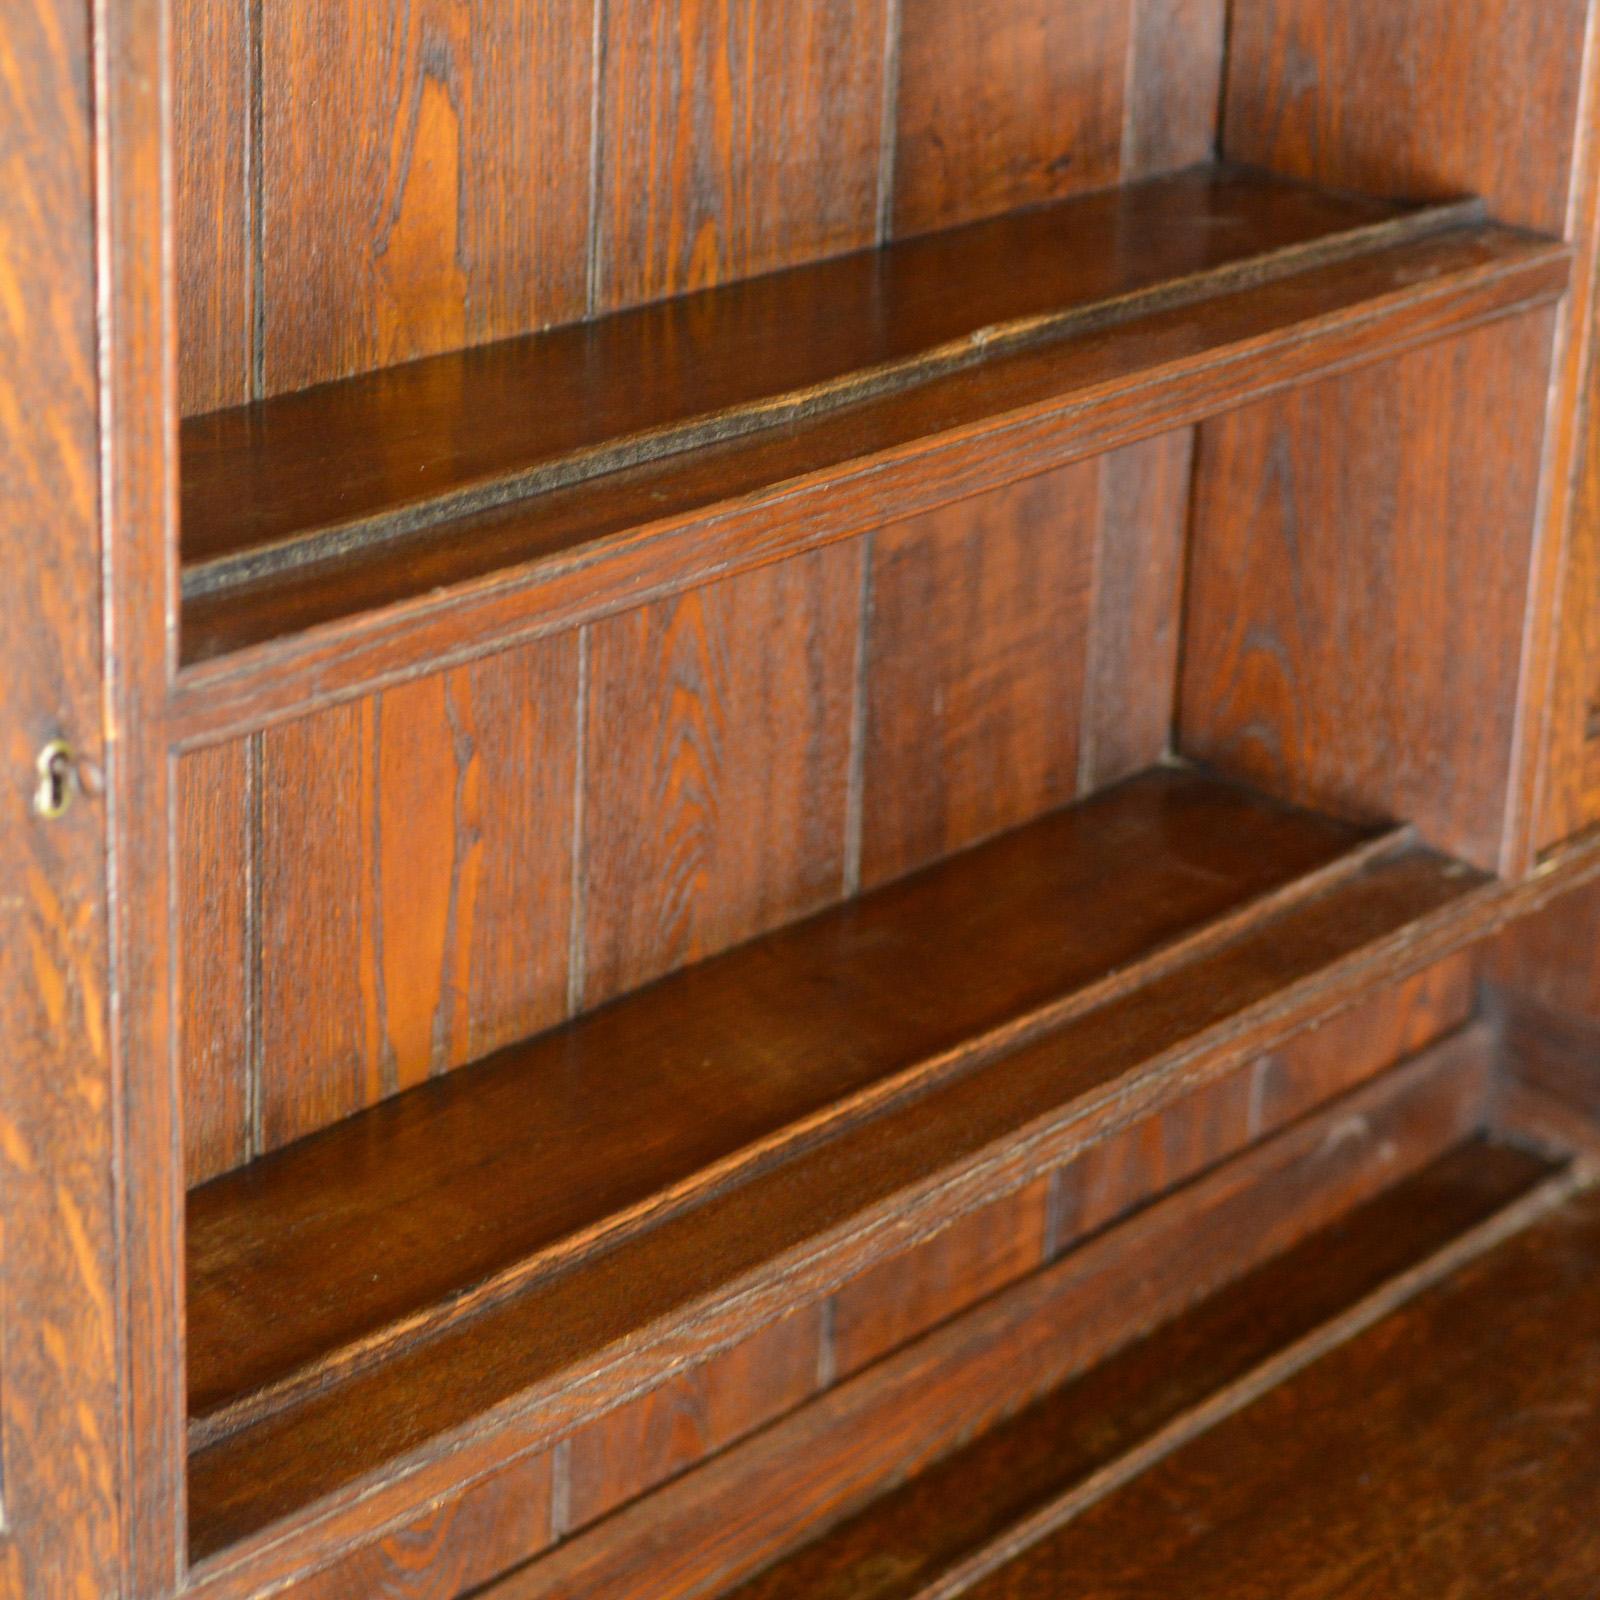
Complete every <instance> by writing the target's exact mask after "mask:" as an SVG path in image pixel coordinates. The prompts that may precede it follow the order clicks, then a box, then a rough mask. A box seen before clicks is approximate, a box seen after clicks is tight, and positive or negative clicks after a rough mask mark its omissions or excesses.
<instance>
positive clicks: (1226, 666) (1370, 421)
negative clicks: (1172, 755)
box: [1180, 313, 1552, 871]
mask: <svg viewBox="0 0 1600 1600" xmlns="http://www.w3.org/2000/svg"><path fill="white" fill-rule="evenodd" d="M1551 333H1552V317H1551V316H1550V315H1549V314H1542V313H1541V314H1535V315H1529V316H1525V317H1520V318H1517V319H1515V320H1512V321H1509V322H1505V323H1501V324H1498V325H1496V326H1493V327H1489V328H1486V329H1483V330H1480V331H1478V332H1475V333H1472V334H1468V335H1466V336H1464V337H1462V338H1458V339H1454V340H1451V341H1448V342H1446V343H1443V344H1439V345H1436V346H1432V347H1430V348H1428V349H1425V350H1421V351H1418V352H1415V353H1413V354H1410V355H1407V356H1404V357H1401V358H1399V359H1398V360H1395V361H1392V362H1387V363H1384V364H1382V365H1381V366H1378V367H1374V368H1371V369H1368V370H1365V371H1360V372H1356V373H1352V374H1349V375H1347V376H1343V377H1338V378H1333V379H1329V380H1326V381H1324V382H1322V383H1319V384H1315V385H1312V386H1310V387H1308V388H1305V389H1301V390H1299V391H1297V392H1295V393H1293V394H1291V395H1288V396H1286V397H1282V398H1277V399H1272V400H1268V401H1266V402H1264V403H1262V404H1259V405H1256V406H1252V407H1249V408H1247V409H1245V410H1243V411H1239V412H1236V413H1234V414H1232V415H1231V416H1228V417H1224V418H1222V419H1220V420H1219V421H1216V422H1213V423H1207V424H1205V425H1204V426H1203V427H1202V428H1201V430H1200V454H1199V466H1198V470H1197V473H1196V482H1195V497H1194V517H1193V551H1192V555H1191V562H1190V574H1191V576H1190V585H1189V597H1188V607H1187V642H1186V647H1185V655H1184V669H1183V682H1182V686H1181V692H1180V705H1181V714H1180V726H1181V738H1180V745H1181V748H1182V749H1183V750H1184V751H1185V753H1186V754H1189V755H1192V756H1196V757H1198V758H1199V759H1201V760H1204V761H1209V762H1212V763H1214V764H1216V765H1218V766H1221V767H1224V768H1226V769H1228V770H1230V771H1233V772H1236V773H1239V774H1241V775H1244V776H1246V777H1247V778H1249V779H1251V780H1252V781H1255V782H1257V783H1259V784H1262V785H1264V786H1265V787H1267V788H1269V789H1271V790H1273V791H1274V792H1276V793H1280V794H1283V795H1286V796H1288V797H1290V798H1293V799H1296V800H1301V801H1304V802H1306V803H1308V804H1311V805H1323V806H1327V807H1331V808H1332V809H1334V810H1336V811H1341V812H1349V813H1354V814H1359V815H1377V816H1384V817H1399V818H1405V819H1408V820H1411V821H1415V822H1416V823H1417V825H1418V826H1419V827H1420V828H1421V829H1422V831H1423V833H1424V834H1425V835H1426V836H1427V837H1428V838H1429V839H1430V840H1431V841H1432V842H1433V843H1435V844H1437V845H1439V846H1440V847H1441V848H1443V849H1445V850H1448V851H1450V852H1452V853H1454V854H1457V855H1461V856H1463V857H1465V858H1466V859H1467V860H1469V861H1471V862H1473V863H1474V864H1476V865H1478V866H1481V867H1485V868H1487V869H1489V870H1491V871H1493V870H1498V869H1500V868H1502V867H1507V868H1512V867H1513V863H1512V861H1511V858H1510V852H1509V851H1508V846H1507V837H1506V830H1507V821H1508V816H1509V813H1510V807H1511V793H1510V791H1511V785H1512V781H1513V777H1514V750H1513V737H1514V734H1515V732H1516V728H1517V711H1518V705H1517V701H1518V694H1519V691H1520V687H1521V678H1522V673H1523V670H1524V659H1523V650H1524V620H1525V607H1526V604H1527V600H1528V587H1529V566H1530V554H1531V551H1532V548H1533V536H1534V523H1535V512H1536V499H1537V493H1538V483H1539V471H1540V451H1541V442H1542V435H1543V424H1544V405H1545V398H1546V393H1547V388H1546V386H1547V383H1548V378H1549V363H1550V348H1551Z"/></svg>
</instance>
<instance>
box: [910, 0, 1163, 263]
mask: <svg viewBox="0 0 1600 1600" xmlns="http://www.w3.org/2000/svg"><path fill="white" fill-rule="evenodd" d="M1132 8H1133V0H1069V3H1065V4H1063V3H1062V0H1006V3H1005V4H1004V5H987V4H984V3H982V0H903V11H902V14H901V24H900V81H899V92H898V99H897V104H896V112H895V122H896V130H897V132H896V145H895V161H894V203H893V208H892V212H891V215H892V218H893V231H894V232H895V233H896V234H897V235H904V234H910V233H922V232H925V231H927V230H928V229H930V228H942V227H950V226H953V225H954V224H956V223H961V222H970V221H973V220H974V219H975V218H978V217H986V216H992V215H994V214H995V213H996V212H1000V211H1009V210H1011V209H1012V208H1013V207H1015V206H1024V205H1033V204H1036V203H1037V202H1039V201H1042V200H1060V199H1063V198H1065V197H1066V196H1067V195H1070V194H1079V193H1081V192H1083V191H1084V190H1087V189H1098V188H1104V187H1105V186H1106V185H1108V184H1112V183H1115V182H1116V181H1117V179H1118V178H1119V176H1120V175H1121V171H1122V142H1123V121H1124V116H1125V100H1124V96H1125V92H1126V80H1127V68H1128V52H1129V49H1130V48H1131V12H1132Z"/></svg>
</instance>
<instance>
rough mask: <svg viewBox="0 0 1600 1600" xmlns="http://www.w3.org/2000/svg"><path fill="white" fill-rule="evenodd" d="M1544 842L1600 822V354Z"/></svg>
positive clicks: (1568, 585) (1589, 397) (1568, 587)
mask: <svg viewBox="0 0 1600 1600" xmlns="http://www.w3.org/2000/svg"><path fill="white" fill-rule="evenodd" d="M1582 409H1583V414H1584V415H1583V425H1582V429H1581V434H1580V443H1579V445H1578V481H1577V484H1576V486H1575V493H1574V498H1573V504H1572V520H1571V528H1570V532H1569V537H1568V554H1567V566H1566V574H1565V578H1564V581H1563V584H1562V591H1561V594H1562V606H1561V614H1560V618H1559V626H1560V637H1559V648H1558V654H1557V661H1556V677H1555V685H1554V694H1553V697H1552V703H1551V707H1550V716H1551V739H1550V753H1549V756H1548V758H1547V767H1546V772H1545V783H1544V792H1543V804H1542V808H1541V812H1542V814H1541V816H1540V819H1539V842H1540V845H1541V846H1542V847H1543V848H1545V849H1550V848H1551V847H1553V846H1555V845H1557V844H1559V843H1560V842H1561V841H1562V840H1563V839H1566V838H1569V837H1571V836H1572V835H1573V834H1575V833H1577V832H1579V831H1580V830H1581V829H1583V828H1586V827H1588V826H1590V825H1592V824H1593V823H1596V822H1600V349H1597V350H1596V352H1595V354H1594V356H1593V358H1592V359H1591V362H1590V366H1589V372H1588V375H1587V381H1586V384H1585V388H1584V398H1583V401H1582Z"/></svg>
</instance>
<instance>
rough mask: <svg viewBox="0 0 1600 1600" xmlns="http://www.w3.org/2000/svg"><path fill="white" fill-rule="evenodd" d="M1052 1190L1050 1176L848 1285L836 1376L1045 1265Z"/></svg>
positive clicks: (839, 1320) (836, 1323) (840, 1300)
mask: <svg viewBox="0 0 1600 1600" xmlns="http://www.w3.org/2000/svg"><path fill="white" fill-rule="evenodd" d="M1050 1192H1051V1185H1050V1181H1049V1180H1048V1179H1041V1180H1039V1181H1036V1182H1034V1183H1030V1184H1028V1185H1027V1186H1026V1187H1025V1188H1022V1189H1019V1190H1018V1191H1017V1192H1016V1193H1015V1194H1010V1195H1007V1196H1006V1197H1005V1198H1004V1199H1003V1200H999V1201H996V1202H995V1203H994V1204H993V1205H989V1206H985V1207H984V1208H983V1209H982V1210H981V1211H974V1212H972V1213H971V1214H970V1215H968V1216H965V1217H963V1218H961V1220H960V1221H959V1222H956V1223H954V1224H952V1225H951V1226H950V1227H948V1228H946V1229H945V1230H944V1232H943V1233H939V1234H935V1235H934V1237H933V1238H931V1239H929V1240H928V1241H927V1242H926V1243H925V1244H919V1245H918V1246H917V1247H916V1248H915V1249H913V1250H910V1251H908V1252H907V1253H906V1254H905V1255H902V1256H896V1257H895V1258H894V1259H893V1260H891V1261H886V1262H885V1263H884V1264H883V1265H882V1266H881V1267H874V1268H873V1269H872V1270H871V1271H870V1272H864V1273H862V1275H861V1276H860V1277H858V1278H856V1279H854V1280H853V1281H852V1282H850V1283H848V1284H846V1285H845V1287H844V1288H843V1289H841V1290H840V1291H839V1292H838V1293H837V1294H836V1295H835V1296H834V1297H833V1301H832V1316H831V1326H832V1330H833V1365H834V1369H835V1371H836V1372H837V1374H838V1375H839V1376H840V1377H845V1376H848V1375H849V1374H850V1373H852V1372H858V1371H859V1370H860V1369H861V1368H862V1367H865V1366H867V1365H869V1364H870V1363H871V1362H874V1361H876V1360H877V1359H878V1358H879V1357H880V1356H884V1355H887V1354H888V1353H889V1352H890V1351H891V1350H895V1349H898V1348H899V1347H900V1346H901V1345H903V1344H907V1343H909V1342H910V1341H911V1340H912V1339H913V1338H915V1337H916V1336H917V1335H918V1334H922V1333H926V1332H927V1331H928V1329H930V1328H932V1327H935V1326H937V1325H938V1324H939V1323H941V1322H944V1321H946V1320H947V1319H948V1318H950V1317H953V1316H955V1315H956V1314H957V1313H958V1312H962V1311H966V1310H968V1309H969V1308H970V1307H972V1306H975V1305H976V1304H977V1303H978V1302H979V1301H980V1300H982V1299H985V1298H986V1297H987V1296H989V1295H991V1294H995V1293H997V1292H998V1291H999V1290H1001V1289H1003V1288H1005V1287H1006V1285H1007V1284H1010V1283H1015V1282H1016V1281H1017V1279H1019V1278H1022V1277H1025V1276H1026V1275H1027V1274H1028V1273H1030V1272H1032V1271H1034V1270H1035V1269H1036V1268H1038V1267H1039V1266H1041V1265H1042V1264H1043V1262H1044V1258H1045V1242H1046V1237H1047V1234H1048V1232H1049V1210H1050Z"/></svg>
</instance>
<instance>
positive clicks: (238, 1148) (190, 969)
mask: <svg viewBox="0 0 1600 1600" xmlns="http://www.w3.org/2000/svg"><path fill="white" fill-rule="evenodd" d="M258 761H259V745H258V741H257V740H255V739H237V740H234V741H232V742H231V743H228V744H220V745H213V746H211V747H210V748H209V749H206V750H202V751H197V752H196V753H195V754H194V755H191V756H186V757H184V759H183V760H182V761H181V762H180V763H179V764H178V783H177V802H178V841H179V849H178V863H177V875H178V893H179V905H180V910H179V916H178V928H179V938H178V947H179V953H180V966H181V970H182V996H183V1001H182V1005H181V1007H180V1010H179V1037H180V1039H181V1041H182V1049H183V1066H184V1082H183V1115H184V1124H183V1129H184V1153H185V1154H184V1176H185V1181H186V1182H187V1183H188V1184H190V1185H193V1184H196V1183H204V1182H205V1180H206V1179H207V1178H212V1177H215V1176H216V1175H217V1174H218V1173H219V1172H226V1171H228V1170H229V1168H231V1167H237V1166H239V1165H240V1164H241V1163H243V1162H244V1161H246V1160H248V1159H249V1158H250V1156H251V1155H253V1154H254V1153H255V1138H256V1128H255V1114H256V1106H255V1085H254V1082H253V1077H254V1067H255V1059H254V1047H255V1038H254V1029H255V1022H254V996H253V994H252V992H251V990H252V984H253V976H254V963H255V958H256V952H255V940H254V935H253V924H252V918H253V915H254V906H253V904H252V899H253V893H254V876H255V850H254V838H255V804H256V800H257V797H258V789H257V785H258V773H257V771H256V767H257V763H258Z"/></svg>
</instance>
